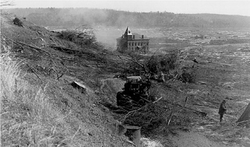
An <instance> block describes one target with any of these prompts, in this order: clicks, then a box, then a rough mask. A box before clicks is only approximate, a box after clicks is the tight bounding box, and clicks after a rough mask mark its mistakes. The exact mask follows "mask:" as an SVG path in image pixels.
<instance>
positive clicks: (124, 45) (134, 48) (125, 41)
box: [117, 27, 149, 54]
mask: <svg viewBox="0 0 250 147" xmlns="http://www.w3.org/2000/svg"><path fill="white" fill-rule="evenodd" d="M148 46H149V39H148V38H146V37H145V36H144V35H139V34H137V33H132V32H131V30H130V29H129V28H128V27H127V29H126V31H125V33H124V34H123V35H122V36H121V37H119V38H117V50H118V51H119V52H121V53H124V52H134V53H140V54H146V53H148V51H149V48H148Z"/></svg>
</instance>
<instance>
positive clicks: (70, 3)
mask: <svg viewBox="0 0 250 147" xmlns="http://www.w3.org/2000/svg"><path fill="white" fill-rule="evenodd" d="M11 1H13V2H14V5H15V6H14V7H84V8H106V9H115V10H125V11H136V12H150V11H154V12H155V11H160V12H163V11H166V12H173V13H216V14H234V15H246V16H250V0H11Z"/></svg>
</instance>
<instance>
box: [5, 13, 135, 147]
mask: <svg viewBox="0 0 250 147" xmlns="http://www.w3.org/2000/svg"><path fill="white" fill-rule="evenodd" d="M12 20H13V16H11V15H9V14H3V15H2V16H1V21H2V26H1V40H2V41H3V44H1V52H2V55H3V56H2V57H3V58H1V61H3V62H1V63H4V64H3V66H1V69H2V70H3V71H4V72H2V73H1V78H3V76H5V77H7V78H9V79H13V81H16V82H15V84H14V85H15V86H12V85H13V84H11V82H8V81H7V80H4V79H2V82H1V87H3V85H5V86H4V88H3V94H4V93H6V91H7V90H8V89H7V88H8V87H10V88H12V89H14V90H11V91H10V92H11V93H12V94H13V96H14V97H13V96H8V95H1V101H2V102H3V101H6V102H5V103H2V102H1V106H2V108H1V114H3V115H1V120H2V121H1V126H2V127H1V132H2V133H1V134H2V137H1V144H2V145H3V146H13V145H17V146H41V145H43V146H86V147H89V146H96V147H100V146H106V147H112V146H113V147H116V146H132V144H131V143H129V142H128V141H127V138H126V137H124V136H118V135H117V129H116V125H117V121H115V120H114V119H113V117H111V115H110V114H109V111H108V110H107V109H106V108H104V107H103V106H102V105H100V104H99V102H100V101H101V97H99V96H98V95H96V94H95V91H99V86H98V85H99V82H100V81H99V80H98V78H97V76H96V74H98V71H99V72H103V73H105V70H102V66H103V63H102V62H98V61H99V60H101V58H100V57H98V56H96V58H91V57H93V56H95V51H96V50H95V48H91V47H86V48H85V49H84V50H83V51H82V50H80V49H79V47H78V46H77V45H74V44H73V43H71V42H69V41H65V40H60V39H59V38H58V37H56V35H57V33H55V32H50V31H47V30H46V29H45V28H42V27H39V26H36V25H34V24H32V23H29V22H27V21H26V20H24V19H21V21H22V22H23V27H20V26H17V25H14V24H13V22H12ZM52 46H59V47H61V48H65V49H69V48H70V49H71V50H72V51H75V52H77V53H79V54H80V55H79V54H77V55H76V54H68V53H65V52H64V51H65V50H56V48H53V47H52ZM61 48H60V49H61ZM9 57H10V58H9ZM11 65H13V66H14V67H16V68H11V67H10V66H11ZM98 67H100V68H98ZM106 68H107V67H106ZM12 70H13V71H15V72H13V73H18V74H17V75H16V76H15V77H14V78H13V77H10V76H11V75H12V74H10V73H11V72H9V71H12ZM100 77H101V76H100ZM7 78H5V79H7ZM9 81H10V80H9ZM73 81H77V82H79V83H81V84H83V85H84V86H85V90H86V91H79V90H78V89H76V88H74V87H73V86H72V85H71V83H72V82H73ZM8 83H9V84H8ZM6 85H8V86H6ZM4 112H5V113H4ZM10 122H11V123H10ZM8 124H9V125H8ZM15 126H19V127H15ZM9 130H12V131H9ZM20 133H21V134H20ZM20 135H21V136H22V137H21V136H20ZM20 138H21V139H20ZM22 138H23V139H22Z"/></svg>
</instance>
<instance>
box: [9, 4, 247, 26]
mask: <svg viewBox="0 0 250 147" xmlns="http://www.w3.org/2000/svg"><path fill="white" fill-rule="evenodd" d="M8 11H9V12H11V13H14V14H16V15H19V16H21V17H26V18H27V19H28V20H29V21H31V22H33V23H36V24H38V25H43V26H64V27H72V26H79V25H82V24H88V25H91V26H98V25H105V26H116V27H124V26H133V27H196V28H197V27H200V28H203V27H204V28H207V27H249V26H250V17H248V16H237V15H218V14H174V13H169V12H127V11H116V10H108V9H89V8H64V9H62V8H22V9H21V8H18V9H8Z"/></svg>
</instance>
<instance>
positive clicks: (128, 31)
mask: <svg viewBox="0 0 250 147" xmlns="http://www.w3.org/2000/svg"><path fill="white" fill-rule="evenodd" d="M124 35H132V32H131V30H130V29H129V27H127V29H126V31H125V33H124Z"/></svg>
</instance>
